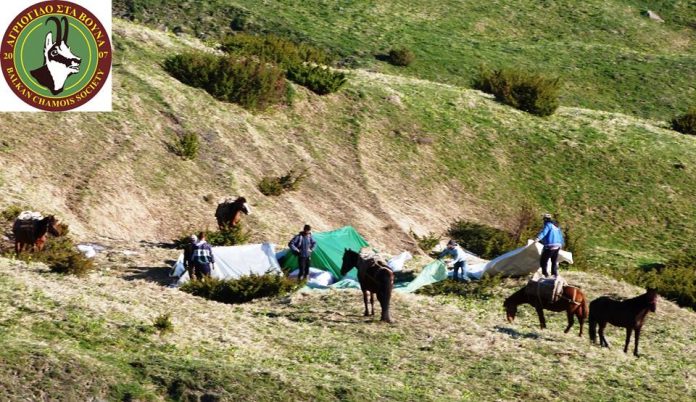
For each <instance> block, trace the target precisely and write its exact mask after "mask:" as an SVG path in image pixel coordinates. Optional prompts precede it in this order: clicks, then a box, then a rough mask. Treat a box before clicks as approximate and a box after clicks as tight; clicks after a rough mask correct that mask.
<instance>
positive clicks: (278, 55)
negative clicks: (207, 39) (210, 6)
mask: <svg viewBox="0 0 696 402" xmlns="http://www.w3.org/2000/svg"><path fill="white" fill-rule="evenodd" d="M222 50H224V51H226V52H229V53H237V54H241V55H245V56H254V57H258V58H259V59H261V60H263V61H267V62H272V63H276V64H279V65H281V66H283V67H284V68H289V67H292V66H298V65H302V63H305V62H309V63H314V64H326V65H329V64H331V63H332V62H333V56H331V55H330V54H329V53H327V52H325V51H324V50H322V49H319V48H317V47H315V46H312V45H308V44H304V43H296V42H293V41H290V40H287V39H284V38H281V37H279V36H275V35H249V34H236V35H232V36H229V37H227V38H226V39H225V40H224V41H223V43H222Z"/></svg>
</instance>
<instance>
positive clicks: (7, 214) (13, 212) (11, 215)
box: [0, 205, 27, 222]
mask: <svg viewBox="0 0 696 402" xmlns="http://www.w3.org/2000/svg"><path fill="white" fill-rule="evenodd" d="M26 209H27V208H22V207H21V206H19V205H10V206H8V207H7V208H5V209H3V210H2V212H0V216H2V219H4V220H6V221H8V222H11V221H14V220H15V219H16V218H17V217H18V216H19V214H21V213H22V211H25V210H26Z"/></svg>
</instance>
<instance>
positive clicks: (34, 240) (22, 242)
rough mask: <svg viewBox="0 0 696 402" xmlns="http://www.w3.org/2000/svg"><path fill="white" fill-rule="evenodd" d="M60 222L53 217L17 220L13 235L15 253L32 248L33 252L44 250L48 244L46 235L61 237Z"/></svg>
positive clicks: (13, 227) (13, 226)
mask: <svg viewBox="0 0 696 402" xmlns="http://www.w3.org/2000/svg"><path fill="white" fill-rule="evenodd" d="M57 225H58V221H57V220H56V218H55V217H54V216H53V215H49V216H47V217H45V218H43V219H22V220H20V219H15V221H14V224H13V225H12V234H14V238H15V253H16V254H17V255H19V253H20V252H22V251H24V250H26V249H27V248H28V247H29V246H31V249H32V251H34V250H37V251H41V250H43V247H44V244H45V243H46V234H47V233H50V234H52V235H54V236H60V231H59V230H58V227H57Z"/></svg>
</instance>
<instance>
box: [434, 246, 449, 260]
mask: <svg viewBox="0 0 696 402" xmlns="http://www.w3.org/2000/svg"><path fill="white" fill-rule="evenodd" d="M449 253H450V251H449V249H448V248H446V249H444V250H442V252H441V253H440V255H438V256H437V258H438V259H440V258H445V257H446V256H447V255H448V254H449Z"/></svg>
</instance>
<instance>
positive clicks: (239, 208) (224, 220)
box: [215, 197, 251, 230]
mask: <svg viewBox="0 0 696 402" xmlns="http://www.w3.org/2000/svg"><path fill="white" fill-rule="evenodd" d="M242 213H244V214H246V215H249V214H250V213H251V207H249V204H247V200H246V198H244V197H239V198H237V199H236V200H234V201H232V199H231V198H230V199H226V200H224V201H222V202H221V203H219V204H218V206H217V209H215V218H216V219H217V224H218V228H219V229H220V230H223V229H225V228H231V227H234V226H237V224H238V223H239V221H240V219H242Z"/></svg>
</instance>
